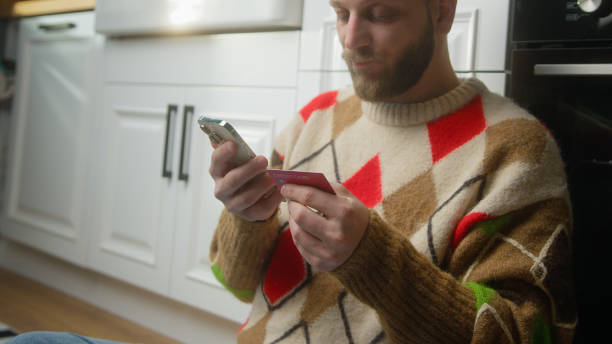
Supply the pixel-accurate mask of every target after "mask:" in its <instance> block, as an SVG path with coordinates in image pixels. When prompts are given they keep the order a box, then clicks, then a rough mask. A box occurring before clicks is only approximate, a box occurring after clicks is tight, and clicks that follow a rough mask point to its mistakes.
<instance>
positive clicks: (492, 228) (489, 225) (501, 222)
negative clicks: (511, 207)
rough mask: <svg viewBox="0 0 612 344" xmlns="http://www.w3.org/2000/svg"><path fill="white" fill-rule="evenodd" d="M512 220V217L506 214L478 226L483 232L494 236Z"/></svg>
mask: <svg viewBox="0 0 612 344" xmlns="http://www.w3.org/2000/svg"><path fill="white" fill-rule="evenodd" d="M510 218H512V216H511V215H510V214H506V215H503V216H499V217H496V218H493V219H490V220H487V221H483V222H481V223H479V224H478V227H480V230H482V231H483V232H484V233H485V234H486V235H488V236H493V234H495V233H497V232H498V231H499V230H500V229H502V228H503V227H504V226H505V225H506V224H507V223H508V222H510Z"/></svg>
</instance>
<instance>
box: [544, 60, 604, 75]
mask: <svg viewBox="0 0 612 344" xmlns="http://www.w3.org/2000/svg"><path fill="white" fill-rule="evenodd" d="M533 74H534V75H552V76H589V75H593V76H602V75H612V64H610V63H576V64H536V65H534V66H533Z"/></svg>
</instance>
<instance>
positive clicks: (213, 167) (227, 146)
mask: <svg viewBox="0 0 612 344" xmlns="http://www.w3.org/2000/svg"><path fill="white" fill-rule="evenodd" d="M211 145H213V147H215V146H216V145H215V144H214V143H213V142H211ZM237 151H238V146H237V145H236V144H235V143H234V142H232V141H227V142H225V143H224V144H222V145H221V146H218V147H215V150H214V151H213V153H212V157H211V160H210V170H209V172H210V175H211V176H212V177H213V179H215V180H216V179H217V178H222V177H223V176H225V174H227V172H229V171H230V170H231V167H232V166H231V164H230V161H231V160H232V157H234V154H236V152H237Z"/></svg>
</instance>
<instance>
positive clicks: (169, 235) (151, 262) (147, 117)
mask: <svg viewBox="0 0 612 344" xmlns="http://www.w3.org/2000/svg"><path fill="white" fill-rule="evenodd" d="M104 92H105V94H104V97H105V98H104V99H106V102H105V103H104V105H103V111H102V113H100V115H99V116H100V119H99V128H98V129H99V133H100V136H99V138H98V142H99V147H98V153H99V154H98V159H99V166H98V167H97V168H96V177H95V178H94V180H95V181H96V184H97V188H96V206H95V209H96V211H95V213H94V214H93V218H94V228H93V230H94V233H95V235H94V239H93V241H92V245H91V248H90V264H91V266H92V267H93V268H95V269H97V270H99V271H101V272H103V273H106V274H110V275H111V276H114V277H117V278H120V279H122V280H125V281H128V282H130V283H134V284H136V285H139V286H142V287H144V288H147V289H150V290H153V291H156V292H158V293H162V294H163V293H167V290H168V278H169V274H170V270H169V269H170V261H171V259H172V254H171V250H172V243H173V231H172V228H173V221H174V218H173V214H174V207H175V203H176V198H175V197H176V195H175V194H176V192H175V191H174V186H173V184H176V183H178V181H177V179H176V178H177V168H176V167H177V163H178V161H177V160H178V144H177V140H178V137H179V127H180V125H179V123H180V111H179V105H180V104H181V101H182V94H181V92H180V91H179V90H178V89H174V88H170V87H145V86H139V87H133V86H132V87H130V86H108V87H105V88H104ZM168 125H169V126H168ZM167 128H169V130H166V129H167ZM166 136H168V142H167V144H166ZM166 147H167V149H166ZM164 158H166V160H164ZM164 170H167V172H169V174H170V176H168V178H166V177H164V175H163V171H164Z"/></svg>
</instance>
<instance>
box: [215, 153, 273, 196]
mask: <svg viewBox="0 0 612 344" xmlns="http://www.w3.org/2000/svg"><path fill="white" fill-rule="evenodd" d="M219 149H221V147H219ZM267 166H268V160H267V159H266V158H264V157H263V156H257V157H255V158H253V159H251V160H250V161H249V162H247V163H245V164H244V165H242V166H239V167H236V168H234V169H230V170H229V171H227V172H225V174H224V175H223V176H219V175H217V176H216V177H215V176H214V175H213V174H214V173H216V172H214V171H213V170H214V169H215V168H216V167H214V165H212V164H211V175H213V179H214V180H215V197H216V198H217V199H219V200H220V201H222V202H224V203H225V201H226V200H227V199H228V198H229V197H231V196H232V195H233V194H234V193H236V192H237V191H238V190H239V189H241V188H243V187H244V186H245V185H246V184H247V183H249V182H250V181H251V180H253V179H254V178H256V177H258V176H260V175H263V173H264V172H265V171H266V167H267ZM259 180H266V179H259ZM267 180H268V181H269V182H268V183H266V185H265V186H262V187H265V188H266V189H268V188H269V187H270V186H271V185H273V184H274V182H273V181H272V180H271V179H270V177H267Z"/></svg>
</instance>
